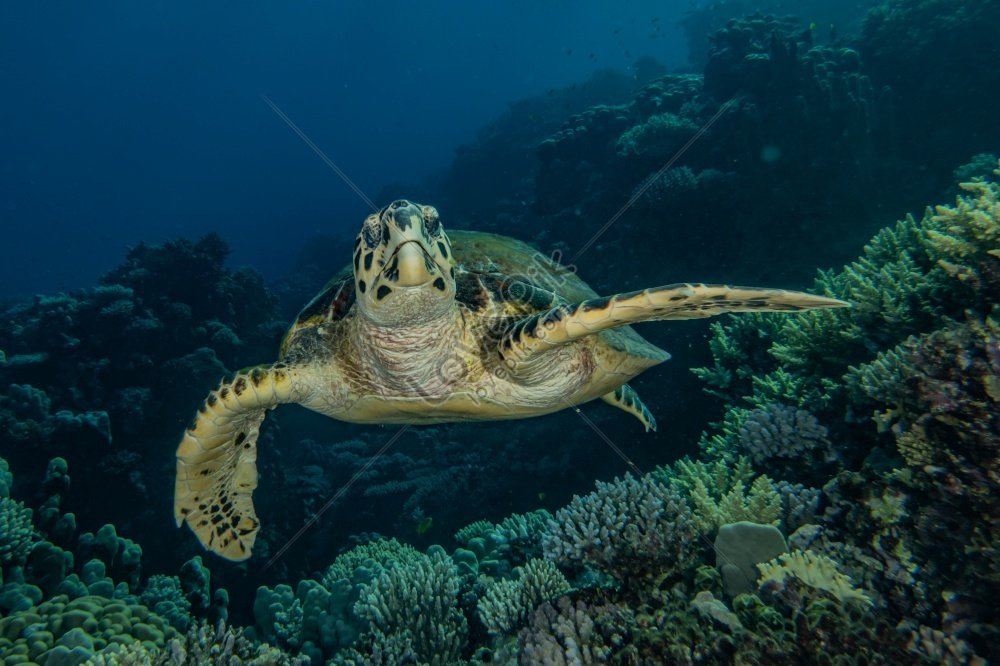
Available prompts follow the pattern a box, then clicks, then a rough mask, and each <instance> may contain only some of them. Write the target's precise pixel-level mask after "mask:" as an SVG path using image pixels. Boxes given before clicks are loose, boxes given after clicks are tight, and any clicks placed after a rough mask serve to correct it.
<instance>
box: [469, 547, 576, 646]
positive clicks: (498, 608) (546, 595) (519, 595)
mask: <svg viewBox="0 0 1000 666" xmlns="http://www.w3.org/2000/svg"><path fill="white" fill-rule="evenodd" d="M515 573H516V575H517V578H515V579H513V580H501V581H496V582H494V583H492V584H491V585H488V586H487V587H486V590H485V592H484V593H483V595H482V596H481V597H480V599H479V603H478V606H477V607H478V612H479V618H480V619H481V620H482V622H483V625H484V626H485V627H486V629H487V630H488V631H489V632H490V633H492V634H507V633H510V632H511V631H512V630H514V629H516V628H518V627H519V626H520V625H521V624H522V623H523V622H524V621H525V620H526V619H527V617H528V614H529V613H531V612H532V611H534V610H535V608H536V607H538V605H539V604H541V603H543V602H545V601H548V600H550V599H553V598H555V597H557V596H559V595H560V594H563V593H564V592H567V591H568V590H569V583H568V582H567V581H566V577H565V576H563V574H562V572H560V571H559V569H557V568H556V566H555V564H553V563H552V562H550V561H548V560H543V559H533V560H531V561H530V562H528V563H527V564H525V565H524V567H518V568H517V569H515Z"/></svg>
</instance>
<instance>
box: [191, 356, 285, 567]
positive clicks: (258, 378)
mask: <svg viewBox="0 0 1000 666" xmlns="http://www.w3.org/2000/svg"><path fill="white" fill-rule="evenodd" d="M294 374H295V373H294V370H292V369H291V368H289V367H287V366H286V365H285V364H283V363H278V364H276V365H273V366H268V365H263V366H257V367H255V368H252V369H250V370H249V371H246V372H241V373H239V374H237V375H236V377H234V378H233V380H232V381H230V382H223V383H222V384H221V385H220V386H219V388H218V389H216V390H215V391H213V392H212V393H210V394H209V395H208V398H207V399H206V400H205V404H204V405H202V407H201V409H200V410H199V411H198V415H197V416H196V417H195V420H194V422H193V423H192V424H191V427H190V428H188V429H187V431H186V432H185V433H184V438H183V439H182V440H181V443H180V445H179V446H178V447H177V480H176V485H175V489H174V518H175V519H176V520H177V526H178V527H180V525H181V524H182V523H184V522H186V523H187V524H188V526H189V527H190V528H191V530H192V531H193V532H194V533H195V535H197V537H198V540H199V541H201V543H202V545H204V546H205V548H207V549H209V550H211V551H213V552H215V553H217V554H219V555H221V556H222V557H225V558H226V559H230V560H245V559H247V558H248V557H250V552H251V550H252V548H253V543H254V539H256V537H257V530H258V529H259V526H260V523H259V522H258V520H257V514H256V513H255V512H254V508H253V500H252V497H251V496H252V494H253V491H254V488H256V487H257V436H258V435H259V434H260V424H261V423H262V422H263V420H264V416H265V413H266V411H267V410H268V409H270V408H272V407H274V406H276V405H278V404H280V403H286V402H296V401H297V395H296V393H297V390H296V389H295V384H296V382H295V381H294V379H295V377H294Z"/></svg>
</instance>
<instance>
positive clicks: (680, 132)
mask: <svg viewBox="0 0 1000 666" xmlns="http://www.w3.org/2000/svg"><path fill="white" fill-rule="evenodd" d="M697 131H698V126H697V125H696V124H695V123H693V122H691V121H690V120H689V119H687V118H684V117H682V116H678V115H677V114H674V113H670V112H667V113H660V114H657V115H655V116H651V117H650V118H648V119H647V120H646V121H645V122H643V123H641V124H638V125H635V126H633V127H632V128H630V129H628V130H627V131H625V133H624V134H622V135H621V136H620V137H618V141H617V142H616V143H615V150H616V151H617V152H618V155H619V156H620V157H625V158H629V157H656V158H660V157H669V156H670V155H671V154H672V153H673V152H674V151H676V150H677V149H678V148H680V147H681V146H682V145H684V142H685V141H687V140H688V139H690V138H691V137H692V136H693V135H694V133H695V132H697Z"/></svg>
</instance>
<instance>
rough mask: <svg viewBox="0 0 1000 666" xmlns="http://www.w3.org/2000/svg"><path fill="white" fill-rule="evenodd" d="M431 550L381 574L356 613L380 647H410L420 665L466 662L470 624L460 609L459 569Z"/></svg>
mask: <svg viewBox="0 0 1000 666" xmlns="http://www.w3.org/2000/svg"><path fill="white" fill-rule="evenodd" d="M431 551H432V552H431V553H430V554H429V555H421V556H420V557H419V558H417V559H416V560H415V561H412V562H410V563H408V564H405V565H397V566H393V567H391V568H389V569H386V570H385V571H383V572H382V573H381V574H379V576H378V577H376V578H375V579H374V580H372V582H371V584H370V585H367V586H366V587H365V589H364V591H363V593H362V594H361V598H360V599H359V600H358V602H357V604H356V605H355V613H356V614H357V615H358V616H359V617H361V618H364V619H365V620H366V621H367V622H368V623H369V629H370V632H371V638H372V640H373V641H374V642H375V644H376V645H378V646H388V645H394V644H398V645H401V646H405V647H406V648H407V649H408V650H412V651H413V653H414V655H415V657H416V658H417V659H418V660H419V662H420V663H427V664H430V665H431V666H444V665H445V664H453V663H455V662H457V661H458V660H459V658H460V657H461V654H462V650H463V649H464V648H465V644H466V642H467V640H468V625H467V623H466V620H465V616H464V615H463V614H462V612H461V610H459V608H458V593H459V578H458V572H457V570H456V568H455V564H454V562H452V560H451V558H450V557H448V555H447V554H446V553H444V551H443V550H441V549H439V548H432V549H431Z"/></svg>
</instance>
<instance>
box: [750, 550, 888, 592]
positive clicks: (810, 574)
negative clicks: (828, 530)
mask: <svg viewBox="0 0 1000 666" xmlns="http://www.w3.org/2000/svg"><path fill="white" fill-rule="evenodd" d="M757 568H758V569H759V570H760V578H759V579H758V583H759V585H760V586H761V587H762V588H765V587H768V586H770V585H776V586H777V587H778V588H783V587H785V586H786V585H788V583H789V582H790V579H792V578H794V579H795V580H797V581H799V582H801V583H803V584H804V585H806V586H807V587H809V588H812V589H814V590H821V591H823V592H826V593H828V594H830V595H832V596H833V597H834V598H836V599H837V600H838V601H840V602H842V603H846V602H859V603H862V604H865V605H871V603H872V600H871V597H869V596H868V595H867V594H865V593H864V592H863V591H861V590H859V589H858V588H856V587H854V583H853V582H852V581H851V579H850V578H849V577H848V576H846V575H844V574H842V573H840V571H838V570H837V563H836V562H834V561H833V560H831V559H830V558H829V557H827V556H826V555H819V554H816V553H813V552H811V551H808V550H805V551H803V550H795V551H792V552H790V553H784V554H783V555H779V556H778V557H777V558H775V559H773V560H771V561H770V562H764V563H763V564H758V565H757Z"/></svg>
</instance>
